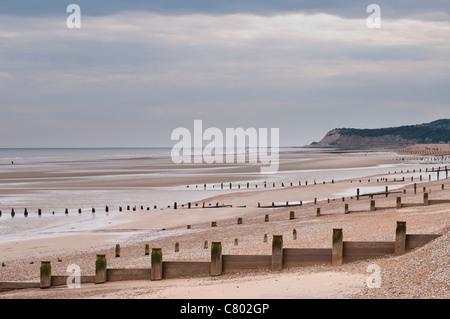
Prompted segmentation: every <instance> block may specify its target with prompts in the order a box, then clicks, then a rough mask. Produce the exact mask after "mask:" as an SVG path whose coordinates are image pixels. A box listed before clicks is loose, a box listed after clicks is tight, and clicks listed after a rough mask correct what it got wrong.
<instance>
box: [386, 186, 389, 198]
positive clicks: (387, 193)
mask: <svg viewBox="0 0 450 319" xmlns="http://www.w3.org/2000/svg"><path fill="white" fill-rule="evenodd" d="M385 191H386V197H388V196H389V187H388V186H386V189H385Z"/></svg>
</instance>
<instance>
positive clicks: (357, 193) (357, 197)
mask: <svg viewBox="0 0 450 319" xmlns="http://www.w3.org/2000/svg"><path fill="white" fill-rule="evenodd" d="M356 199H357V200H359V188H357V189H356Z"/></svg>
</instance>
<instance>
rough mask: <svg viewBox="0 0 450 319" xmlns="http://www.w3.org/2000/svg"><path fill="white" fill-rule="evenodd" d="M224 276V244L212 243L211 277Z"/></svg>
mask: <svg viewBox="0 0 450 319" xmlns="http://www.w3.org/2000/svg"><path fill="white" fill-rule="evenodd" d="M221 274H222V243H221V242H212V243H211V276H220V275H221Z"/></svg>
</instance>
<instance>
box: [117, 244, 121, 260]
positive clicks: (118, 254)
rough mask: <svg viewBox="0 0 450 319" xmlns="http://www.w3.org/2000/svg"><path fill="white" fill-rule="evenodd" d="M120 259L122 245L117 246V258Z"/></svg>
mask: <svg viewBox="0 0 450 319" xmlns="http://www.w3.org/2000/svg"><path fill="white" fill-rule="evenodd" d="M119 257H120V245H119V244H116V258H119Z"/></svg>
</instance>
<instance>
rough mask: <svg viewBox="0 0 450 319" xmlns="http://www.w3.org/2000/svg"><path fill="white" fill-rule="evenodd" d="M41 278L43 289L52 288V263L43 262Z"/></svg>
mask: <svg viewBox="0 0 450 319" xmlns="http://www.w3.org/2000/svg"><path fill="white" fill-rule="evenodd" d="M40 277H41V282H40V287H41V289H45V288H50V287H51V285H52V265H51V264H50V261H41V268H40Z"/></svg>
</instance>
